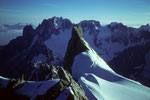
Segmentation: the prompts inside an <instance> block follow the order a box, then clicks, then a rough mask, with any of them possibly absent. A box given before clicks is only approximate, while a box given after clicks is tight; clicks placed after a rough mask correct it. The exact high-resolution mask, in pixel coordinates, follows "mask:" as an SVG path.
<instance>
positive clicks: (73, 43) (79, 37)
mask: <svg viewBox="0 0 150 100" xmlns="http://www.w3.org/2000/svg"><path fill="white" fill-rule="evenodd" d="M86 50H88V48H87V47H86V46H85V42H84V37H83V31H82V28H81V27H80V26H78V25H75V26H74V27H73V29H72V36H71V39H70V40H69V43H68V47H67V51H66V54H65V57H64V68H65V69H66V70H67V71H69V72H70V73H72V72H71V66H72V64H73V61H74V57H75V56H76V55H78V54H79V53H81V52H84V51H86Z"/></svg>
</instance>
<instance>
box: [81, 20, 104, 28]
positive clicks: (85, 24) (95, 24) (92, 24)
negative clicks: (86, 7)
mask: <svg viewBox="0 0 150 100" xmlns="http://www.w3.org/2000/svg"><path fill="white" fill-rule="evenodd" d="M79 25H80V26H81V27H82V28H83V30H84V29H85V28H87V29H98V28H99V27H100V26H101V24H100V22H99V21H95V20H84V21H81V22H80V23H79Z"/></svg>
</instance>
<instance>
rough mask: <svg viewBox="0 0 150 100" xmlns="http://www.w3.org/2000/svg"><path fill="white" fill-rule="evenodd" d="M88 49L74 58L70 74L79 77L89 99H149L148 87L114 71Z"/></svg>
mask: <svg viewBox="0 0 150 100" xmlns="http://www.w3.org/2000/svg"><path fill="white" fill-rule="evenodd" d="M85 43H86V46H87V47H88V49H89V50H87V51H85V52H82V53H80V54H79V55H77V56H76V57H75V59H74V63H73V65H72V75H73V77H74V78H76V79H79V81H78V82H79V83H80V84H81V85H82V87H83V89H84V90H85V93H86V96H87V97H88V99H89V100H97V99H98V100H149V99H150V89H149V88H148V87H145V86H143V85H141V84H140V83H138V82H136V81H133V80H130V79H127V78H125V77H123V76H121V75H118V74H117V73H115V72H114V71H113V70H112V69H111V68H110V67H109V66H108V65H107V64H106V63H105V62H104V60H103V59H101V58H100V57H99V56H98V55H97V53H96V52H95V51H94V50H93V49H92V48H90V47H89V46H88V43H87V42H86V41H85Z"/></svg>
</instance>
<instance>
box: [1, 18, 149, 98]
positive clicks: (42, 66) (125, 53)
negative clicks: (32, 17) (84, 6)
mask: <svg viewBox="0 0 150 100" xmlns="http://www.w3.org/2000/svg"><path fill="white" fill-rule="evenodd" d="M10 29H11V28H10ZM82 31H83V32H82ZM83 33H84V34H83ZM149 52H150V26H149V25H148V24H147V25H142V26H141V27H140V28H132V27H127V26H125V25H123V24H122V23H115V22H113V23H111V24H108V25H105V26H101V24H100V22H98V21H95V20H84V21H81V22H80V23H78V24H77V25H75V24H74V23H72V22H71V21H70V20H69V19H63V18H62V17H52V18H50V19H44V20H43V22H42V23H41V24H39V25H38V26H37V28H33V27H32V25H26V26H25V27H24V29H23V35H22V36H18V37H17V38H16V39H13V40H11V41H10V42H9V43H8V44H7V45H4V46H1V47H0V66H1V67H0V76H3V77H7V78H15V79H18V78H20V77H22V75H23V76H24V78H25V80H26V81H27V83H25V84H28V81H49V80H54V81H52V83H57V82H59V84H57V86H58V87H61V86H60V84H65V83H63V82H65V81H66V80H70V78H71V77H73V79H74V80H76V81H77V82H78V83H80V84H81V85H82V87H83V90H84V91H85V95H84V92H83V95H82V96H81V95H80V94H79V95H74V96H77V97H78V96H80V97H81V98H82V99H85V100H86V99H87V98H88V99H90V100H96V99H102V100H110V99H111V100H120V99H122V100H123V99H124V100H142V99H147V100H148V99H150V97H149V96H148V92H150V89H149V88H147V87H144V86H143V85H141V84H140V83H142V84H144V85H146V86H150V74H149V72H150V63H149V61H150V53H149ZM103 59H104V60H103ZM105 61H106V62H105ZM60 66H63V69H62V67H60ZM63 70H64V71H63ZM59 71H61V73H68V72H69V73H70V74H71V75H72V76H71V77H70V76H67V75H70V74H67V75H66V74H65V76H64V77H65V78H64V77H61V75H62V74H61V73H59ZM65 71H67V72H65ZM119 74H120V75H119ZM63 75H64V74H63ZM63 75H62V76H63ZM121 75H122V76H121ZM67 77H69V79H68V78H67ZM125 77H126V78H125ZM127 78H130V79H133V80H136V81H139V82H140V83H138V82H135V81H133V80H130V79H127ZM57 79H60V81H59V80H57ZM61 79H64V80H65V81H62V80H61ZM71 79H72V78H71ZM1 80H2V81H1ZM6 80H9V79H6ZM6 80H5V78H1V79H0V83H1V82H3V81H6ZM15 82H16V83H15V84H18V82H17V81H15ZM70 82H71V83H72V82H73V83H72V84H77V83H76V82H74V81H69V84H70ZM7 83H9V82H8V81H7ZM22 83H24V82H22ZM15 84H14V85H15ZM19 84H20V83H19ZM33 84H37V83H33ZM38 84H39V83H38ZM41 84H45V83H43V82H42V83H41ZM66 84H68V83H66ZM6 86H8V84H6V85H5V86H4V87H6ZM42 86H43V85H42ZM65 86H66V85H64V87H65ZM75 86H76V85H75ZM38 87H40V86H38ZM43 87H45V86H43ZM46 87H47V86H46ZM64 87H63V89H62V90H63V91H67V90H65V88H64ZM69 87H71V85H67V88H69ZM11 88H12V87H11ZM55 88H56V86H55V85H54V87H52V88H50V90H51V91H52V90H53V89H54V90H55ZM72 89H75V88H74V86H73V87H72ZM23 90H24V88H21V90H20V91H19V90H16V89H15V92H16V91H19V93H18V94H20V93H22V92H23ZM81 90H82V89H81ZM111 90H114V93H116V94H119V93H120V91H122V92H123V95H124V94H125V93H127V94H126V95H124V96H123V95H121V94H119V95H120V97H119V95H118V96H117V95H115V94H113V91H111ZM37 91H41V90H37ZM63 91H60V90H59V93H61V94H62V96H64V95H63ZM135 91H136V92H135ZM140 91H141V92H140ZM53 92H54V94H55V91H53ZM53 92H52V94H53ZM76 92H77V90H76ZM124 92H125V93H124ZM23 93H24V92H23ZM48 93H50V94H51V92H50V91H49V92H48V91H47V92H46V94H44V96H46V95H47V94H48ZM67 93H68V92H67ZM69 93H70V92H69ZM74 93H75V92H74ZM142 93H143V94H142ZM52 94H51V95H52ZM61 94H57V95H55V96H54V98H55V99H56V97H57V98H58V97H61ZM81 94H82V93H81ZM24 95H27V96H29V94H26V93H25V94H24ZM135 95H136V96H137V97H136V98H131V97H133V96H135ZM30 96H31V95H30ZM36 96H37V97H36ZM36 96H33V95H32V96H31V97H32V98H34V99H35V97H36V98H37V99H38V98H40V99H42V98H44V97H43V96H42V95H41V93H40V94H36ZM67 97H68V96H67ZM122 97H123V98H122ZM52 98H53V97H52ZM54 98H53V99H54ZM68 98H69V97H68ZM74 98H75V97H74ZM137 98H138V99H137ZM71 99H72V98H71ZM75 100H77V99H75Z"/></svg>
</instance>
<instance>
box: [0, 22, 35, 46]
mask: <svg viewBox="0 0 150 100" xmlns="http://www.w3.org/2000/svg"><path fill="white" fill-rule="evenodd" d="M26 25H28V24H27V23H17V24H13V25H9V24H3V25H0V46H1V45H6V44H8V43H9V41H10V40H12V39H14V38H16V37H17V36H21V35H22V31H23V28H24V27H25V26H26ZM32 26H33V27H34V28H35V26H34V25H32Z"/></svg>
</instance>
